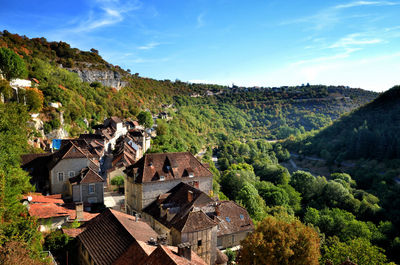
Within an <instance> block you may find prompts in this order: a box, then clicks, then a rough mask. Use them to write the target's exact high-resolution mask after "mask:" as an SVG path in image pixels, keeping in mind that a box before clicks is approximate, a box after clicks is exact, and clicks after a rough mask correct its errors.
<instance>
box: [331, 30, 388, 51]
mask: <svg viewBox="0 0 400 265" xmlns="http://www.w3.org/2000/svg"><path fill="white" fill-rule="evenodd" d="M381 42H383V40H382V39H379V38H365V37H364V38H363V37H362V34H360V33H354V34H350V35H347V36H345V37H343V38H341V39H339V40H338V41H337V42H335V43H334V44H332V45H330V46H329V47H328V48H348V47H352V46H363V45H370V44H377V43H381Z"/></svg>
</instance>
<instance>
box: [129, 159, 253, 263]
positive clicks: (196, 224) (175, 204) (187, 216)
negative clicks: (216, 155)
mask: <svg viewBox="0 0 400 265" xmlns="http://www.w3.org/2000/svg"><path fill="white" fill-rule="evenodd" d="M125 173H126V181H125V203H126V210H127V212H128V213H130V214H131V215H134V214H136V215H137V214H139V215H140V216H142V218H143V219H144V220H146V221H147V222H148V223H149V224H150V226H151V227H152V228H153V229H154V230H155V231H156V232H157V233H158V234H159V235H160V236H162V237H163V238H165V241H166V242H167V243H168V244H170V245H173V246H178V245H180V244H183V243H184V244H188V245H190V246H191V250H193V251H194V252H195V253H196V254H197V255H198V256H199V257H201V258H202V259H203V260H204V261H205V262H206V263H207V264H216V261H217V259H218V256H219V254H218V253H219V251H220V250H224V249H226V248H238V247H239V246H240V241H241V240H243V239H244V238H245V237H246V236H247V234H248V233H250V232H252V231H253V230H254V225H253V223H252V221H251V219H250V217H249V214H248V213H247V211H246V209H244V208H243V207H241V206H240V205H238V204H236V203H235V202H232V201H219V200H218V199H217V198H213V197H212V195H213V194H212V176H213V174H212V173H211V171H210V170H209V166H208V165H207V164H203V163H201V162H200V161H199V160H197V159H196V158H195V157H194V156H193V155H192V154H191V153H189V152H182V153H164V154H146V155H144V156H143V157H142V158H141V159H140V160H139V161H137V162H136V163H135V164H133V165H131V166H128V167H127V168H126V170H125Z"/></svg>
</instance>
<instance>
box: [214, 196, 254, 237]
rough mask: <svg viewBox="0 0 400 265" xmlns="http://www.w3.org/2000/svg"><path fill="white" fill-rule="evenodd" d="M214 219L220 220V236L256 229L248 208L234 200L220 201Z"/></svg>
mask: <svg viewBox="0 0 400 265" xmlns="http://www.w3.org/2000/svg"><path fill="white" fill-rule="evenodd" d="M214 220H215V221H216V222H218V236H220V235H227V234H234V233H238V232H242V231H253V230H254V225H253V222H252V221H251V218H250V216H249V214H248V212H247V211H246V209H245V208H243V207H242V206H240V205H238V204H237V203H235V202H233V201H220V202H218V203H217V206H216V208H215V212H214Z"/></svg>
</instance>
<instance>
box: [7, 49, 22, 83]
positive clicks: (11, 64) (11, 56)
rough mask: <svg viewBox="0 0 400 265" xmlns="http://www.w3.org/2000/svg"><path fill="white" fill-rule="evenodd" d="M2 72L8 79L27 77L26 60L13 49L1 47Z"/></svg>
mask: <svg viewBox="0 0 400 265" xmlns="http://www.w3.org/2000/svg"><path fill="white" fill-rule="evenodd" d="M0 73H1V74H2V75H3V76H4V77H5V78H6V79H7V80H11V79H14V78H18V77H21V78H22V77H25V75H26V73H27V71H26V65H25V62H24V60H22V59H21V58H20V57H19V56H18V55H17V54H16V53H15V52H13V51H12V50H10V49H7V48H0Z"/></svg>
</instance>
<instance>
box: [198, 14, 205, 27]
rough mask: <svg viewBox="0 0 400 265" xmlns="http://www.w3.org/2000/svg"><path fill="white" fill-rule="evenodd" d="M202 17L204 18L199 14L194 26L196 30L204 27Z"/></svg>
mask: <svg viewBox="0 0 400 265" xmlns="http://www.w3.org/2000/svg"><path fill="white" fill-rule="evenodd" d="M204 16H205V14H204V13H200V14H199V15H198V16H197V24H196V27H197V28H202V27H204V25H205V21H204Z"/></svg>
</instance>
